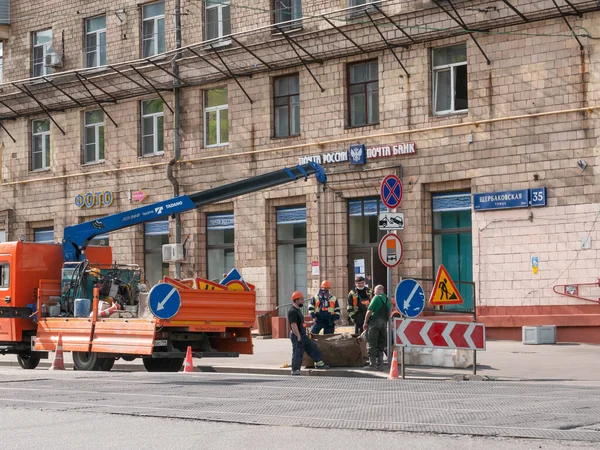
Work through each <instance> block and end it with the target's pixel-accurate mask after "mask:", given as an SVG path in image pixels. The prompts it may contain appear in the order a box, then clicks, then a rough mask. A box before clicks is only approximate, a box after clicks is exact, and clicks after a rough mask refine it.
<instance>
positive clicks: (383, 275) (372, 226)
mask: <svg viewBox="0 0 600 450" xmlns="http://www.w3.org/2000/svg"><path fill="white" fill-rule="evenodd" d="M386 211H387V208H386V207H385V205H384V204H383V203H382V202H381V200H380V199H379V198H364V199H354V200H350V201H349V202H348V241H349V242H348V244H349V245H348V286H349V288H350V289H352V288H353V287H354V278H355V277H356V275H358V274H361V275H363V276H364V277H365V279H366V281H367V283H366V284H367V285H368V286H369V287H371V288H373V287H375V286H377V285H378V284H382V285H384V286H385V285H386V282H387V271H386V267H385V266H384V265H383V264H382V262H381V261H380V260H379V241H380V239H381V238H382V237H383V236H384V234H385V233H384V232H383V231H379V226H378V223H377V215H378V214H379V213H380V212H386Z"/></svg>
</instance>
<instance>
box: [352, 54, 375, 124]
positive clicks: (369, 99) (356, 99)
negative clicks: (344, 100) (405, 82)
mask: <svg viewBox="0 0 600 450" xmlns="http://www.w3.org/2000/svg"><path fill="white" fill-rule="evenodd" d="M378 77H379V74H378V69H377V61H367V62H363V63H358V64H349V65H348V109H349V112H350V114H349V117H350V126H351V127H357V126H361V125H372V124H375V123H378V122H379V78H378Z"/></svg>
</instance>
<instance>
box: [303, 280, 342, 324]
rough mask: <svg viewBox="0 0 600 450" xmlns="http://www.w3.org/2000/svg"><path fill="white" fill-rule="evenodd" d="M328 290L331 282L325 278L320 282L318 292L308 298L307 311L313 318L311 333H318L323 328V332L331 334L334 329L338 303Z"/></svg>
mask: <svg viewBox="0 0 600 450" xmlns="http://www.w3.org/2000/svg"><path fill="white" fill-rule="evenodd" d="M330 290H331V283H330V282H329V280H325V281H323V282H322V283H321V289H319V293H318V294H317V295H315V296H314V297H313V298H311V299H310V304H309V305H308V312H309V314H310V316H311V317H312V318H313V319H315V323H314V324H313V326H312V327H311V329H310V332H311V333H314V334H319V333H320V332H321V330H323V333H324V334H333V333H334V331H335V321H336V320H339V318H340V304H339V303H338V301H337V298H335V296H333V295H331V293H330V292H329V291H330Z"/></svg>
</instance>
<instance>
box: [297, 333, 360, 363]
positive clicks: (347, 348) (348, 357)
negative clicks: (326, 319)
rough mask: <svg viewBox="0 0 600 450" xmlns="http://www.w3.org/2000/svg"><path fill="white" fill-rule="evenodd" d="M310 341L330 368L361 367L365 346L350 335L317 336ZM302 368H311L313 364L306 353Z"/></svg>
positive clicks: (356, 337) (357, 338)
mask: <svg viewBox="0 0 600 450" xmlns="http://www.w3.org/2000/svg"><path fill="white" fill-rule="evenodd" d="M312 339H313V340H314V341H315V342H316V343H317V345H318V346H319V350H321V355H322V357H323V361H324V362H325V364H327V365H329V366H331V367H363V365H364V358H365V355H366V354H367V345H366V342H365V341H364V340H363V339H360V337H358V336H356V335H352V334H350V333H340V334H324V335H321V334H318V335H313V336H312ZM302 365H303V366H308V367H312V366H313V365H314V362H313V360H312V358H310V357H309V356H308V355H307V354H306V353H305V354H304V359H303V360H302Z"/></svg>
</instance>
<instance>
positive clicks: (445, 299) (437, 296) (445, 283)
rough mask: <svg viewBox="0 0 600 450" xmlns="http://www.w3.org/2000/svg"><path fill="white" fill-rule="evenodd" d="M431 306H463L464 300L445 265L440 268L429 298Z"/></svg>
mask: <svg viewBox="0 0 600 450" xmlns="http://www.w3.org/2000/svg"><path fill="white" fill-rule="evenodd" d="M429 303H430V304H431V305H462V304H463V303H464V302H463V299H462V297H461V296H460V292H458V289H457V288H456V285H455V284H454V281H452V278H450V274H449V273H448V271H447V270H446V268H445V267H444V265H443V264H440V267H439V268H438V273H437V277H436V279H435V285H434V286H433V291H432V292H431V297H429Z"/></svg>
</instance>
